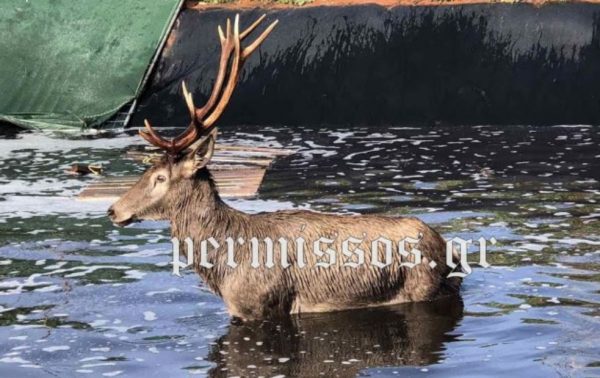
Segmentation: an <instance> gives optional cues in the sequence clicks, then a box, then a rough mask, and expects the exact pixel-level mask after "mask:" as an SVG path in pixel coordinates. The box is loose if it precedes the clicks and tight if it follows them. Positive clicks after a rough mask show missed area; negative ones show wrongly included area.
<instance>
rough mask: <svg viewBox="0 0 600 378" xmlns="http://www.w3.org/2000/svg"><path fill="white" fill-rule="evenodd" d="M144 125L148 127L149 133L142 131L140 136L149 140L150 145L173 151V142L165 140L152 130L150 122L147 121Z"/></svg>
mask: <svg viewBox="0 0 600 378" xmlns="http://www.w3.org/2000/svg"><path fill="white" fill-rule="evenodd" d="M144 125H146V129H147V131H144V130H140V131H139V134H140V136H141V137H142V138H144V139H145V140H147V141H148V142H149V143H150V144H152V145H154V146H156V147H160V148H162V149H165V150H170V149H171V147H172V146H171V142H169V141H168V140H165V139H163V138H162V137H161V136H160V135H158V134H157V133H156V132H155V131H154V129H153V128H152V126H151V125H150V122H148V120H147V119H145V120H144Z"/></svg>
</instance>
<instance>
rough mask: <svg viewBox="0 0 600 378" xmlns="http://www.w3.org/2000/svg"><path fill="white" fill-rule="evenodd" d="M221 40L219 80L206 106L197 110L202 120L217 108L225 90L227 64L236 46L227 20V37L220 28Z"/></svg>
mask: <svg viewBox="0 0 600 378" xmlns="http://www.w3.org/2000/svg"><path fill="white" fill-rule="evenodd" d="M218 31H219V39H220V40H221V58H220V60H219V73H217V78H216V80H215V85H214V86H213V90H212V92H211V94H210V97H209V98H208V101H207V102H206V104H204V106H203V107H201V108H200V109H198V110H196V118H198V119H202V118H204V116H205V115H206V114H207V113H208V112H209V111H210V110H211V109H212V108H213V107H214V106H215V103H216V102H217V98H218V96H219V94H220V93H221V88H223V82H224V81H225V75H226V73H227V63H228V62H229V57H230V56H231V52H232V51H233V48H234V44H233V41H232V40H231V22H230V21H229V19H227V29H226V32H227V34H226V37H224V36H223V30H222V29H221V27H220V26H219V28H218Z"/></svg>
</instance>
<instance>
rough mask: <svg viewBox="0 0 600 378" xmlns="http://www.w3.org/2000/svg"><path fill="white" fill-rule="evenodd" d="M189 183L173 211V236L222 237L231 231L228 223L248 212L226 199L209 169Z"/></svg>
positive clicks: (180, 237) (194, 238)
mask: <svg viewBox="0 0 600 378" xmlns="http://www.w3.org/2000/svg"><path fill="white" fill-rule="evenodd" d="M188 185H189V187H186V188H184V190H183V193H181V195H180V196H179V199H178V203H177V206H174V211H173V213H172V214H171V219H170V220H171V234H172V236H174V237H177V238H179V239H180V240H184V239H185V238H187V237H190V238H192V239H193V240H194V241H197V242H200V241H202V240H206V239H208V238H210V237H214V238H215V239H218V238H219V237H221V236H223V235H225V234H226V233H227V226H229V225H232V224H236V223H238V222H236V220H237V219H238V218H240V217H244V216H245V215H246V214H244V213H242V212H240V211H238V210H235V209H234V208H232V207H230V206H229V205H227V204H226V203H225V202H223V200H222V199H221V197H220V196H219V193H218V191H217V189H216V185H215V183H214V180H213V178H212V176H211V175H210V173H209V172H208V170H204V171H203V172H200V173H199V174H198V177H196V178H195V179H194V180H191V181H190V183H189V184H188Z"/></svg>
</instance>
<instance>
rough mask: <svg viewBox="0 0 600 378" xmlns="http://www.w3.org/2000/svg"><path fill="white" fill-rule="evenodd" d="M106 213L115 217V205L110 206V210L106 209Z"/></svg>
mask: <svg viewBox="0 0 600 378" xmlns="http://www.w3.org/2000/svg"><path fill="white" fill-rule="evenodd" d="M106 214H107V215H108V216H109V217H110V218H112V217H114V216H115V210H114V209H113V207H112V206H111V207H109V208H108V210H107V211H106Z"/></svg>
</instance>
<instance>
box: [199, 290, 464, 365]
mask: <svg viewBox="0 0 600 378" xmlns="http://www.w3.org/2000/svg"><path fill="white" fill-rule="evenodd" d="M462 315H463V302H462V300H461V299H460V298H459V297H450V298H444V299H441V300H438V301H435V302H430V303H408V304H403V305H399V306H394V307H389V308H385V307H384V308H377V309H366V310H359V311H343V312H336V313H325V314H304V315H302V316H299V317H294V318H292V319H290V320H287V321H280V322H262V323H241V322H233V323H232V324H231V325H230V327H229V331H228V332H227V334H226V335H224V336H223V337H221V338H220V339H219V340H218V342H217V344H216V345H214V346H213V348H212V350H211V351H210V353H209V357H208V358H209V359H210V360H211V361H212V362H215V363H216V364H217V366H216V367H215V368H213V369H212V370H211V371H210V376H213V377H230V376H240V377H248V376H274V375H285V376H288V377H317V376H326V377H331V376H341V377H350V376H355V375H356V374H358V373H359V372H360V371H361V370H363V369H365V368H368V367H374V366H404V365H417V366H420V365H430V364H434V363H436V362H438V361H439V360H440V359H441V353H442V351H443V350H444V343H447V342H450V341H454V340H456V338H457V336H456V335H453V334H451V332H452V331H453V330H454V328H455V327H456V326H457V324H458V323H459V321H460V320H461V319H462Z"/></svg>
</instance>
